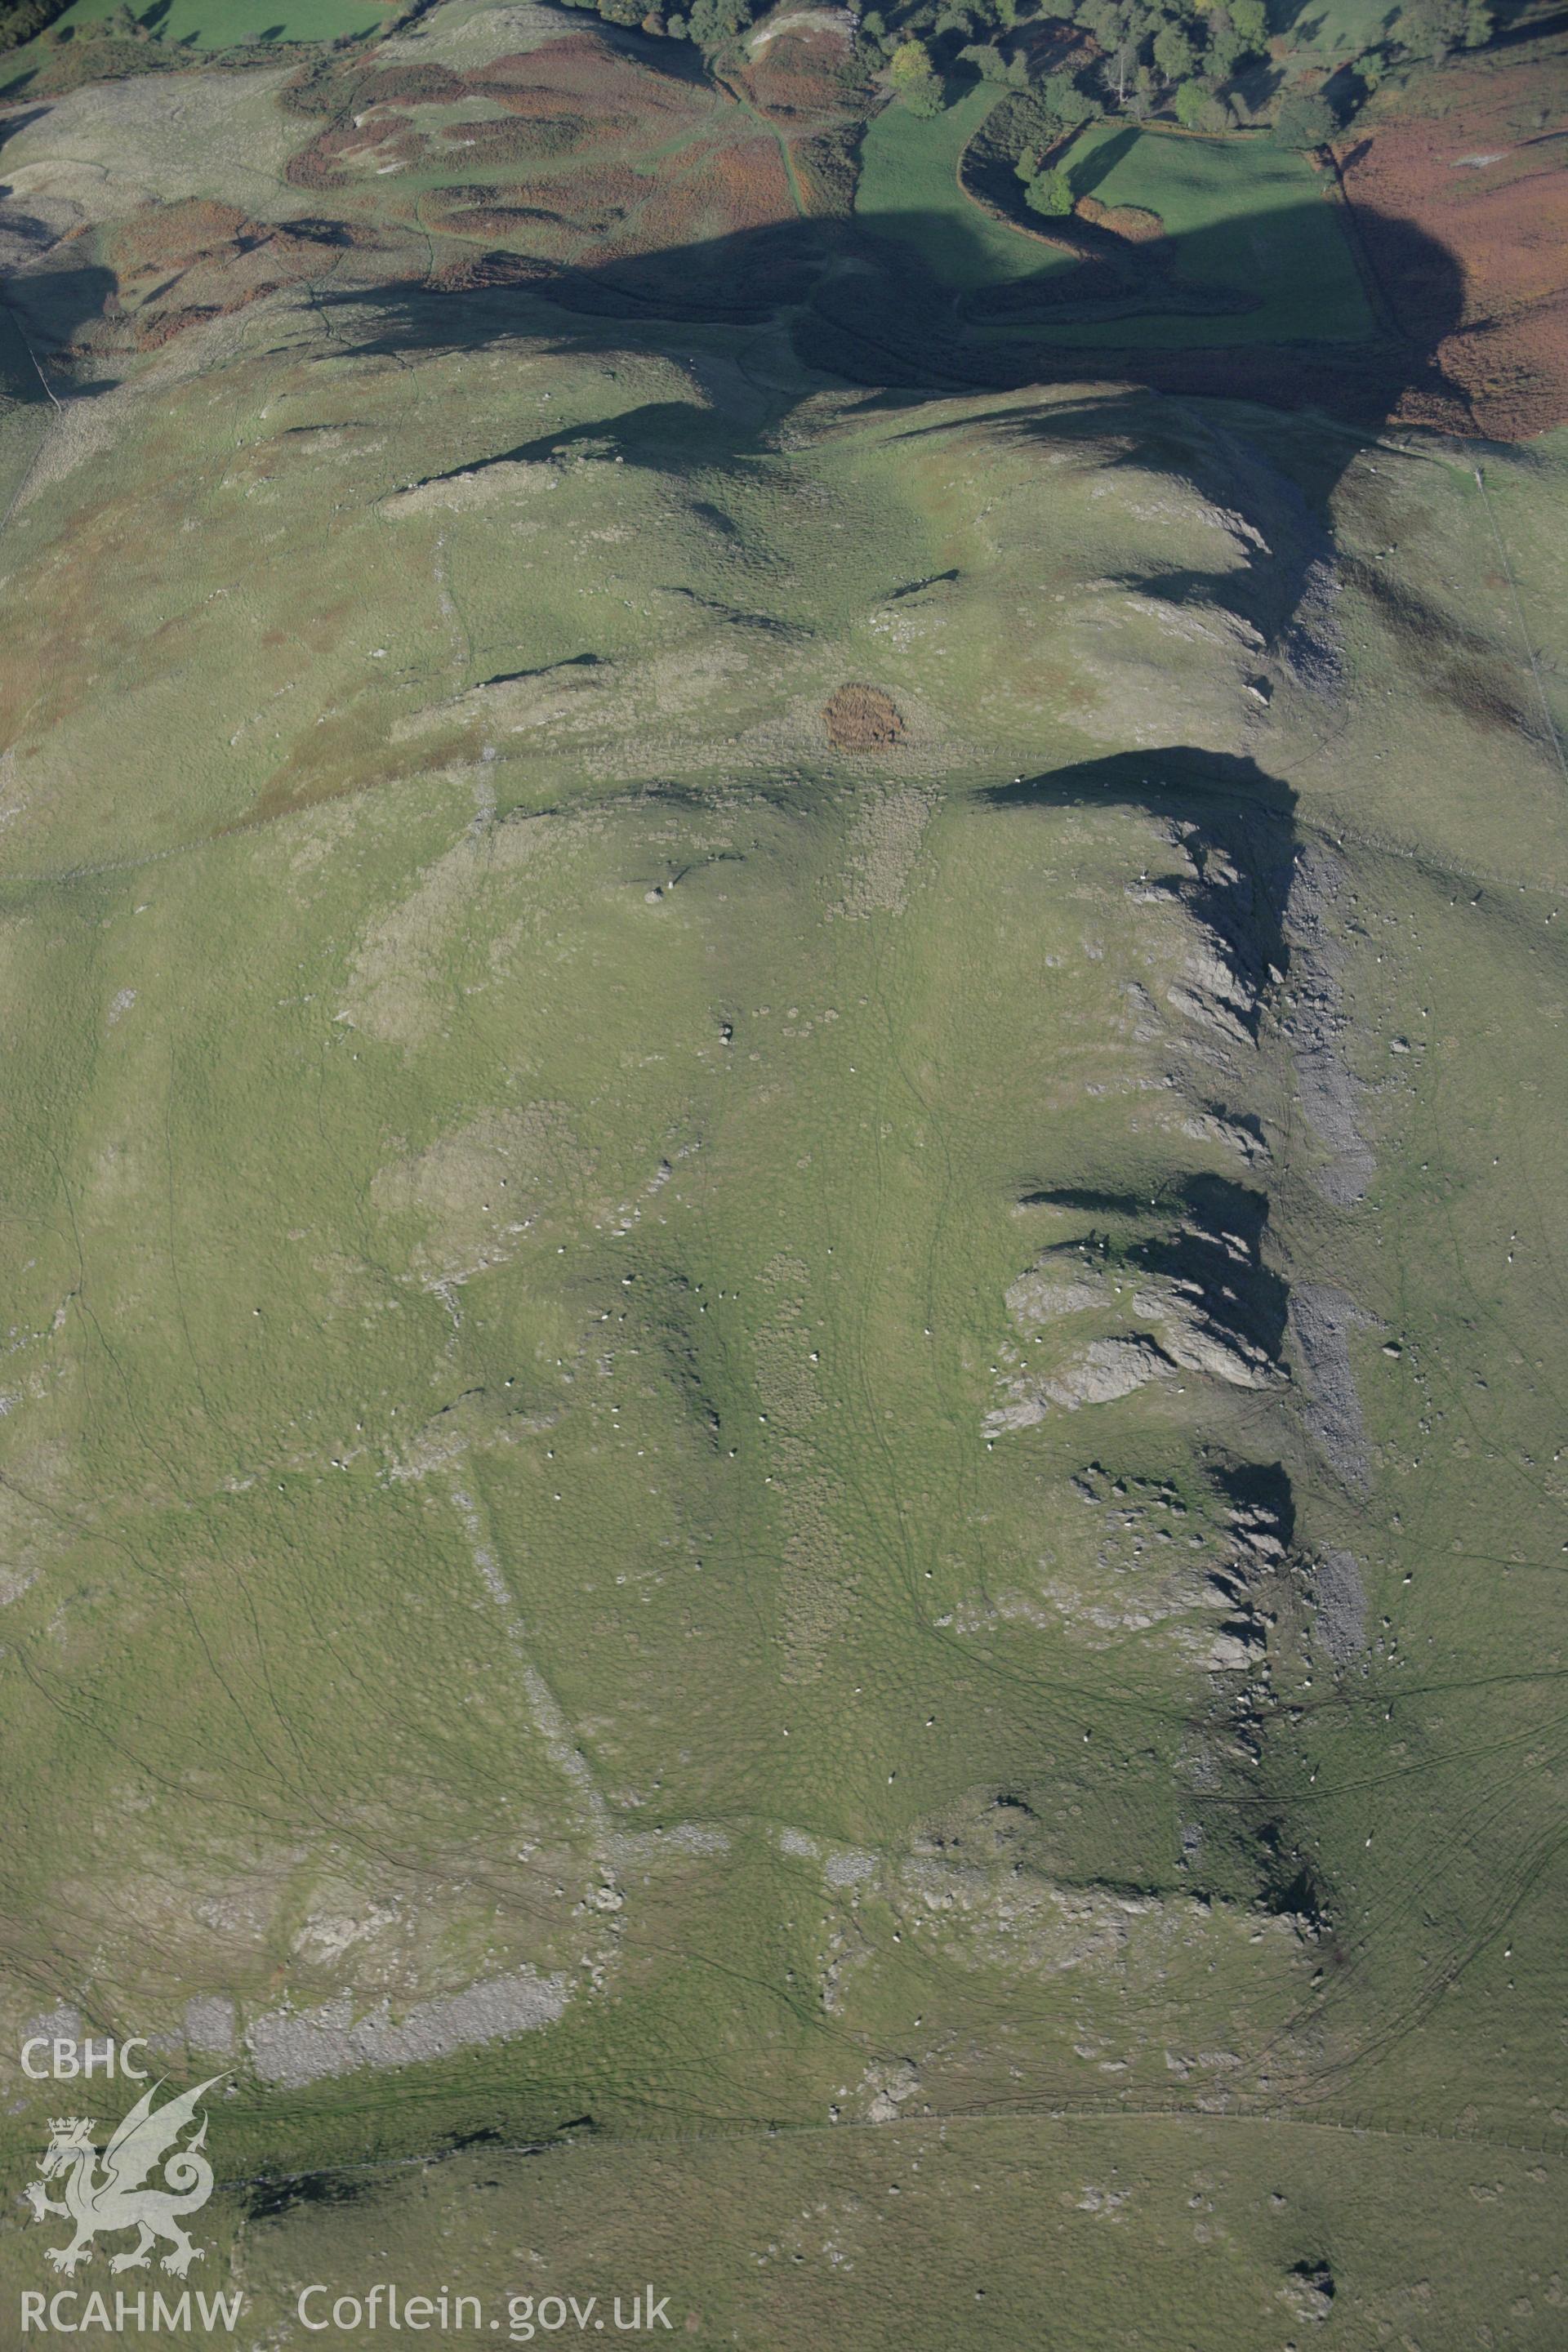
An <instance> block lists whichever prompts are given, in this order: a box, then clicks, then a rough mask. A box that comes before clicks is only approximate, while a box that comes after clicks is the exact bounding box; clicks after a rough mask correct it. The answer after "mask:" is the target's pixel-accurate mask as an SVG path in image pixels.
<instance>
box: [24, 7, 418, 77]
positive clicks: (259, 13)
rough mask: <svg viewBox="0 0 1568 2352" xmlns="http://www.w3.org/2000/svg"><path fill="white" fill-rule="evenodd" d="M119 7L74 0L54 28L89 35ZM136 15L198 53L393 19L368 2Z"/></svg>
mask: <svg viewBox="0 0 1568 2352" xmlns="http://www.w3.org/2000/svg"><path fill="white" fill-rule="evenodd" d="M115 5H116V0H71V5H70V6H69V7H68V9H66V11H65V12H64V14H63V15H62V16H57V17H56V19H55V23H54V25H53V26H52V27H51V28H50V29H51V31H53V32H55V33H57V34H58V33H59V32H67V33H70V34H73V35H74V34H80V33H84V32H87V31H89V30H90V29H91V27H92V26H95V25H100V24H101V23H102V22H103V21H104V19H105V18H106V17H108V16H112V15H113V13H114V8H115ZM133 13H134V14H135V16H137V18H138V20H139V21H140V22H141V23H142V24H143V25H144V26H146V27H147V29H148V30H149V32H151V33H153V36H154V37H156V39H157V40H158V41H159V42H160V43H162V44H163V46H164V47H174V48H185V49H190V50H193V51H200V50H203V49H232V48H239V47H244V46H245V45H246V44H247V43H249V42H253V41H254V42H258V43H260V44H263V45H264V44H266V43H267V42H269V41H335V40H338V39H340V38H341V37H342V36H343V35H345V34H355V35H358V34H363V33H371V32H374V31H375V30H376V28H377V27H378V26H381V25H384V23H385V22H386V19H387V15H388V11H387V10H386V9H385V8H378V7H374V6H367V5H363V0H153V5H152V6H151V7H148V8H139V9H136V10H135V11H133ZM37 47H38V45H37V42H29V43H27V44H26V46H25V47H22V48H19V49H17V50H16V52H15V53H14V58H6V60H5V63H6V66H7V68H12V67H13V66H14V65H16V64H20V65H22V66H24V67H25V66H26V65H27V64H28V63H29V62H30V61H32V60H33V59H34V58H35V57H36V55H37Z"/></svg>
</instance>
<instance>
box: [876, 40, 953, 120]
mask: <svg viewBox="0 0 1568 2352" xmlns="http://www.w3.org/2000/svg"><path fill="white" fill-rule="evenodd" d="M888 79H889V81H890V82H891V83H892V85H893V88H894V89H896V90H897V91H898V92H899V94H900V97H901V98H902V100H903V101H904V104H905V105H906V106H907V107H908V108H909V110H910V113H911V114H918V115H921V116H926V117H929V116H931V115H933V114H940V113H941V112H942V84H941V82H940V81H939V80H938V79H937V74H936V68H935V67H934V66H933V65H932V64H931V51H930V50H929V49H928V48H927V47H926V45H925V43H924V42H923V41H914V40H910V41H900V43H899V46H898V47H897V48H896V49H895V50H894V51H893V54H892V56H891V57H890V58H889V59H888Z"/></svg>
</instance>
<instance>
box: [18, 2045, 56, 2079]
mask: <svg viewBox="0 0 1568 2352" xmlns="http://www.w3.org/2000/svg"><path fill="white" fill-rule="evenodd" d="M48 2046H49V2043H48V2037H47V2034H43V2033H35V2034H34V2036H33V2038H32V2040H31V2042H23V2044H22V2072H23V2074H27V2075H30V2076H31V2077H32V2079H33V2081H34V2082H35V2083H47V2081H48V2079H49V2070H48V2068H47V2066H34V2065H32V2064H31V2063H29V2059H28V2053H29V2052H30V2051H34V2050H47V2048H48Z"/></svg>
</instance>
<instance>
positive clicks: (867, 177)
mask: <svg viewBox="0 0 1568 2352" xmlns="http://www.w3.org/2000/svg"><path fill="white" fill-rule="evenodd" d="M997 95H998V94H997V91H996V89H995V87H994V84H992V83H990V82H979V83H976V84H975V85H974V86H973V88H972V89H966V90H965V91H964V93H963V96H962V97H961V98H959V99H957V100H955V101H954V103H953V104H952V105H951V106H950V107H948V108H947V109H946V110H945V111H944V112H942V114H939V115H937V116H934V117H933V118H931V120H929V121H926V120H922V119H921V117H920V116H919V115H914V114H911V113H910V110H909V109H908V107H906V106H903V105H900V104H899V103H897V102H896V101H895V102H894V103H893V104H892V105H890V106H887V107H884V109H883V110H882V111H881V113H879V114H878V115H875V116H873V118H872V120H871V121H870V122H869V123H868V125H867V128H866V133H865V136H864V138H863V139H862V140H861V142H860V178H859V184H858V188H857V191H856V196H855V210H856V214H857V215H858V218H859V219H860V221H861V222H862V223H863V224H864V226H866V227H867V228H868V230H870V231H871V233H872V234H873V235H874V236H892V237H898V238H900V240H902V241H903V242H904V243H906V244H909V245H912V246H913V247H916V248H917V249H918V251H919V252H920V254H921V257H922V259H924V260H926V261H927V262H929V263H930V265H931V268H932V269H934V270H935V272H936V274H937V276H938V278H940V279H941V280H942V283H943V284H944V285H947V286H951V287H952V289H954V290H955V292H972V291H973V290H974V289H977V288H979V287H983V286H994V285H996V284H998V283H1004V284H1005V283H1006V282H1008V281H1009V280H1011V279H1013V278H1033V277H1035V276H1036V275H1037V273H1038V272H1039V271H1041V270H1042V269H1050V268H1064V267H1069V266H1070V264H1068V262H1067V261H1066V258H1065V257H1064V256H1062V255H1060V254H1056V253H1053V252H1052V251H1051V250H1050V248H1049V247H1047V246H1045V245H1042V244H1041V243H1040V242H1039V241H1038V239H1037V238H1035V237H1031V236H1026V235H1025V234H1023V233H1022V232H1021V231H1018V230H1015V229H1010V228H1008V227H1007V226H1006V225H1005V223H1004V222H1001V221H998V220H995V219H994V218H993V216H992V215H991V214H989V213H988V212H985V211H984V209H983V208H982V207H981V206H980V205H976V204H974V203H973V202H972V201H971V200H970V198H969V197H968V196H966V195H965V194H964V193H963V188H962V187H961V186H960V185H959V180H958V166H959V159H960V157H961V156H962V155H963V151H964V149H965V147H966V146H967V145H968V144H969V142H970V141H971V139H973V136H974V134H975V132H976V131H978V130H979V129H980V126H981V124H982V123H983V122H984V120H985V118H986V116H987V115H988V114H989V113H990V111H991V110H992V108H993V107H994V105H995V104H996V102H997Z"/></svg>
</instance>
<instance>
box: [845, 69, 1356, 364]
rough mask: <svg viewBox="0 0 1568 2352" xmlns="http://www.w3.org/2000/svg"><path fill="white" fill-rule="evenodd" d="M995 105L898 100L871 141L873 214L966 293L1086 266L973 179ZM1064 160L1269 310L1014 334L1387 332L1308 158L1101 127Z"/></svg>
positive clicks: (978, 92) (1183, 253)
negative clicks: (927, 116) (963, 165)
mask: <svg viewBox="0 0 1568 2352" xmlns="http://www.w3.org/2000/svg"><path fill="white" fill-rule="evenodd" d="M995 102H996V100H995V93H994V90H993V89H991V88H990V86H989V85H986V84H984V83H983V84H981V85H979V86H978V87H977V88H975V89H973V90H971V91H969V92H967V93H966V94H965V96H964V97H963V98H962V99H961V100H959V101H958V102H957V103H956V104H955V105H953V106H952V107H950V108H949V109H948V110H947V111H946V112H945V113H944V114H942V115H941V116H938V117H937V118H935V119H934V120H931V121H922V120H921V119H920V118H918V117H917V116H915V115H912V114H910V112H909V111H908V110H907V109H906V108H904V107H901V106H898V105H893V106H889V107H888V108H887V109H886V110H884V111H883V112H882V113H880V114H879V115H878V116H877V117H876V118H875V119H874V121H872V122H871V124H870V125H869V126H868V130H867V132H866V135H865V138H864V140H863V142H862V146H861V176H860V184H859V190H858V195H857V199H856V209H857V214H858V217H859V218H860V219H861V221H862V222H863V223H864V225H865V226H866V227H868V229H872V230H873V231H874V232H875V233H877V234H879V235H890V236H897V237H899V238H900V239H901V240H902V241H904V242H906V243H908V244H910V245H911V246H913V247H916V248H917V249H918V250H919V252H920V254H921V257H922V259H923V260H925V261H926V262H927V263H928V264H929V265H930V267H931V268H932V269H933V270H934V272H935V273H936V275H937V277H938V278H940V279H941V281H942V283H943V284H944V285H947V286H951V287H952V289H953V290H954V292H955V293H965V292H974V291H976V290H978V289H981V288H984V287H987V286H994V285H998V284H1008V283H1012V282H1014V281H1016V280H1019V279H1026V278H1033V277H1036V276H1037V275H1039V274H1040V273H1041V272H1043V271H1049V272H1052V273H1055V272H1060V271H1063V270H1070V269H1071V268H1073V267H1074V266H1075V265H1074V264H1073V262H1072V260H1071V258H1070V257H1068V256H1067V255H1064V254H1061V253H1057V252H1053V251H1052V250H1051V248H1050V247H1048V246H1047V245H1045V244H1044V243H1042V242H1041V241H1040V240H1039V239H1037V238H1035V237H1031V236H1028V235H1027V234H1026V232H1024V231H1022V230H1014V229H1010V228H1008V227H1007V226H1006V225H1005V223H1003V222H1001V221H998V220H997V219H995V218H994V215H992V214H990V213H989V212H987V211H986V210H985V209H984V207H983V206H982V205H978V204H976V203H974V202H973V199H972V198H970V197H969V196H968V195H966V194H965V193H964V191H963V187H962V186H961V185H960V183H959V178H958V164H959V158H960V156H961V155H962V153H963V149H964V147H965V146H966V145H967V144H968V142H969V141H970V139H972V138H973V135H974V133H975V131H978V130H979V128H980V126H981V124H982V123H983V122H984V119H985V116H986V114H987V113H988V112H989V111H990V110H991V108H992V106H994V104H995ZM1062 161H1063V166H1064V168H1065V169H1066V170H1067V172H1068V175H1069V177H1070V179H1071V181H1072V184H1073V188H1074V192H1075V194H1078V195H1080V196H1081V195H1093V196H1097V197H1098V198H1099V199H1100V201H1101V202H1102V203H1103V204H1106V205H1138V206H1140V207H1142V208H1143V209H1145V210H1147V211H1150V212H1154V213H1157V214H1158V215H1160V217H1161V219H1162V221H1163V223H1164V226H1165V229H1166V233H1167V236H1169V237H1170V238H1171V239H1172V240H1173V244H1174V246H1175V247H1176V252H1175V256H1174V267H1175V270H1176V273H1177V276H1178V278H1180V279H1181V280H1182V281H1184V283H1185V284H1187V285H1189V286H1193V287H1201V286H1214V287H1215V288H1218V289H1222V290H1224V291H1226V292H1228V293H1235V294H1239V295H1243V296H1247V297H1253V296H1258V295H1261V297H1262V299H1261V300H1260V301H1259V302H1258V306H1257V307H1256V308H1255V309H1252V310H1242V311H1238V312H1234V313H1227V312H1222V313H1220V314H1218V315H1216V316H1215V317H1212V318H1205V317H1203V316H1201V315H1196V316H1194V315H1193V314H1191V313H1182V312H1170V313H1162V312H1161V311H1160V310H1158V308H1157V296H1154V295H1152V296H1151V297H1150V299H1149V306H1148V308H1147V309H1144V310H1131V312H1130V315H1128V316H1127V317H1122V318H1116V319H1110V320H1098V321H1095V320H1089V321H1085V320H1070V319H1068V320H1061V321H1059V322H1050V323H1048V324H1047V325H1045V326H1044V327H1041V326H1038V325H1033V324H1031V325H1030V326H1027V327H1025V326H1019V327H1016V328H1011V329H1004V330H1002V332H1003V334H1004V335H1005V336H1009V337H1015V338H1028V339H1030V340H1043V341H1047V342H1055V341H1059V342H1062V343H1066V344H1069V345H1073V346H1078V345H1082V346H1084V347H1086V348H1093V347H1094V346H1096V345H1103V346H1110V347H1116V346H1125V345H1126V344H1127V343H1128V342H1129V341H1131V342H1135V343H1139V344H1147V345H1149V346H1151V347H1164V348H1174V349H1184V348H1190V347H1193V346H1199V347H1201V346H1204V345H1207V344H1225V343H1237V342H1273V341H1361V340H1363V339H1364V338H1366V337H1367V336H1369V335H1370V334H1371V333H1372V331H1373V321H1372V317H1371V313H1370V311H1369V310H1368V309H1367V305H1366V299H1365V296H1364V294H1363V291H1362V287H1361V282H1360V279H1359V278H1358V277H1357V274H1356V268H1355V263H1354V260H1353V257H1352V254H1351V250H1350V247H1349V245H1348V244H1347V242H1346V240H1345V236H1344V232H1343V229H1342V226H1341V224H1340V221H1339V218H1338V216H1337V215H1336V213H1335V212H1334V210H1333V208H1332V206H1331V205H1330V203H1329V202H1328V200H1327V198H1326V196H1325V194H1324V189H1323V184H1322V180H1321V175H1320V174H1319V173H1315V172H1313V170H1312V169H1311V167H1310V164H1309V163H1307V161H1306V159H1305V158H1304V157H1302V156H1299V155H1293V154H1289V153H1286V152H1283V151H1281V150H1280V149H1279V148H1277V147H1273V146H1271V145H1270V144H1268V142H1266V141H1263V140H1239V139H1227V140H1218V139H1200V138H1196V137H1190V136H1187V135H1185V134H1183V133H1176V132H1163V131H1137V130H1131V129H1127V128H1124V127H1120V126H1117V125H1115V124H1111V123H1096V124H1093V125H1091V126H1090V127H1089V129H1088V130H1087V131H1084V132H1082V133H1081V134H1080V135H1079V138H1078V139H1077V140H1076V141H1075V142H1074V143H1073V145H1072V146H1071V148H1070V149H1069V150H1068V153H1067V155H1066V157H1065V158H1063V159H1062ZM993 331H994V330H993Z"/></svg>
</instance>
